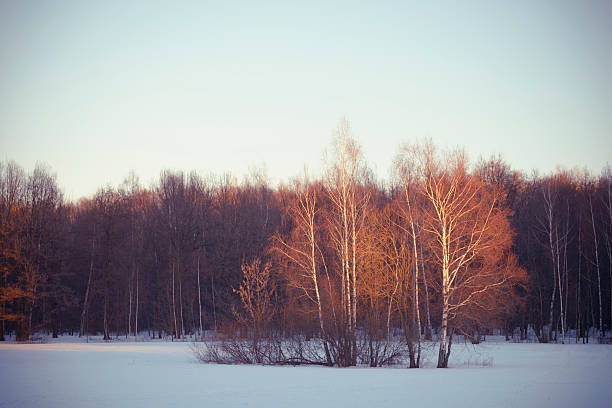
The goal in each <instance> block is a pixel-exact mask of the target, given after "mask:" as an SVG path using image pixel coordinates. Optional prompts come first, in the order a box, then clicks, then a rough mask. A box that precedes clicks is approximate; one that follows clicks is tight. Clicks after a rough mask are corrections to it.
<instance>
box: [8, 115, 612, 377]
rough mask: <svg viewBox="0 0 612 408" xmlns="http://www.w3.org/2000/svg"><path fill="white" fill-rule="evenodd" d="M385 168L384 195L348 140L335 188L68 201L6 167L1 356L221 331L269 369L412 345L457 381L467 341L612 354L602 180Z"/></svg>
mask: <svg viewBox="0 0 612 408" xmlns="http://www.w3.org/2000/svg"><path fill="white" fill-rule="evenodd" d="M392 167H393V171H392V174H393V175H392V177H391V178H390V179H389V180H386V181H381V180H377V179H376V178H375V177H374V176H373V174H372V172H371V171H370V170H369V169H368V167H367V163H366V161H365V158H364V156H363V152H362V151H361V148H360V146H359V144H358V143H357V142H356V141H355V140H354V139H353V138H352V136H351V134H350V129H349V126H348V123H346V122H343V123H341V124H340V125H339V127H338V129H337V132H336V137H335V138H334V140H333V143H332V145H331V147H330V148H329V149H328V151H327V155H326V171H325V173H324V174H323V175H322V176H320V177H318V178H310V177H309V176H308V175H307V174H304V175H302V176H300V177H297V178H295V179H293V180H291V181H290V182H288V183H285V184H281V185H279V186H278V187H276V188H273V187H271V186H270V184H269V182H268V181H267V178H266V176H265V173H263V172H261V171H253V172H252V173H251V174H250V175H249V176H248V177H246V178H245V179H244V180H243V181H242V182H240V183H239V182H238V181H237V180H236V179H235V178H234V177H232V176H231V175H229V174H226V175H222V176H207V177H203V176H201V175H199V174H197V173H194V172H192V173H189V174H187V173H184V172H180V171H170V170H165V171H162V173H161V174H160V177H159V179H158V180H157V181H156V182H155V184H154V185H152V186H150V187H148V188H145V187H143V186H142V185H141V184H140V183H139V181H138V178H137V177H136V176H135V175H134V174H130V175H129V176H128V177H127V178H126V180H125V181H124V182H123V184H121V185H120V186H119V187H117V188H111V187H104V188H101V189H99V190H98V192H97V193H96V194H95V195H94V196H93V197H88V198H83V199H81V200H79V201H77V202H70V201H67V200H65V199H64V198H63V195H62V192H61V191H60V189H59V188H58V186H57V180H56V178H55V176H54V175H53V174H52V173H51V171H50V170H49V169H48V168H46V167H44V166H41V165H37V166H36V168H35V169H34V171H33V172H31V173H26V172H25V171H24V170H23V169H22V168H21V167H20V166H19V165H17V164H16V163H14V162H3V163H1V164H0V267H1V271H2V282H1V288H2V294H1V297H0V302H1V311H0V321H1V323H2V329H1V331H0V340H4V338H5V336H6V335H9V334H14V335H15V336H16V339H17V340H19V341H24V340H28V339H29V338H31V336H32V335H34V334H35V333H37V332H49V333H52V334H53V336H57V335H58V334H60V333H66V332H69V333H78V334H79V335H81V336H83V335H86V334H88V333H100V334H102V335H103V336H104V339H106V340H109V339H111V337H112V336H120V335H121V336H137V335H138V334H139V333H140V334H141V335H142V334H143V333H146V334H147V335H148V336H150V337H158V338H162V337H168V336H171V337H172V338H174V339H181V338H184V337H186V336H191V335H196V336H198V338H203V337H204V336H205V332H206V330H213V331H215V332H218V333H226V334H228V335H230V334H231V335H232V336H235V337H240V338H249V339H250V340H249V341H250V343H249V344H252V345H253V350H256V353H255V359H256V360H257V359H258V358H259V357H261V356H262V355H264V354H265V353H264V352H263V351H261V350H260V349H258V348H257V347H258V345H259V344H262V343H260V340H261V339H269V338H272V337H275V338H290V337H295V336H298V337H299V336H301V337H300V338H306V339H310V338H314V339H317V340H318V342H317V344H318V346H317V350H316V352H315V353H314V354H312V356H315V357H312V358H310V360H311V361H312V362H320V363H322V364H327V365H339V366H350V365H355V364H357V363H359V362H364V363H367V364H370V365H372V366H377V365H382V364H385V363H388V362H389V361H391V360H392V359H393V358H394V357H396V355H397V349H396V348H395V346H394V344H395V343H394V342H393V341H392V339H397V338H398V337H399V338H401V344H402V345H403V346H406V347H407V348H408V355H409V359H410V365H411V366H412V367H418V366H419V364H420V358H421V349H422V342H423V341H424V340H432V339H433V340H437V341H438V346H439V355H438V366H440V367H445V366H447V364H448V359H449V355H450V352H451V346H452V342H453V336H455V335H458V334H460V335H462V336H465V337H467V338H468V339H471V340H472V341H473V342H478V341H480V340H481V338H482V336H483V335H485V334H486V333H488V332H489V331H490V330H492V329H502V330H504V332H505V333H506V335H507V336H508V337H510V336H514V335H516V336H519V337H521V338H523V339H524V338H526V337H527V336H528V333H529V332H530V331H531V332H532V333H534V334H535V336H537V339H538V340H539V341H541V342H549V341H561V342H566V341H568V336H567V333H568V332H570V331H571V333H573V336H572V339H574V340H575V341H579V340H582V341H589V338H590V337H591V338H592V337H593V336H594V333H595V336H596V337H598V338H599V339H603V338H604V337H605V334H606V331H607V330H610V327H611V325H612V321H611V319H612V297H611V291H610V282H611V281H612V206H611V203H612V193H611V182H612V171H611V169H610V168H609V167H608V168H606V169H604V171H602V173H601V174H600V175H593V174H590V173H589V172H587V171H577V170H572V171H567V170H558V171H556V172H554V173H552V174H549V175H545V176H540V175H538V174H536V173H534V174H530V175H527V174H524V173H521V172H519V171H515V170H513V169H512V168H511V167H510V166H509V165H508V164H507V163H505V162H504V160H503V159H502V158H501V157H499V156H496V157H492V158H490V159H481V160H479V161H477V162H470V161H469V159H468V157H467V155H466V154H465V152H464V151H463V150H461V149H450V150H443V149H438V148H437V147H436V146H434V145H433V144H432V143H431V142H430V141H422V142H417V143H413V144H406V145H404V146H402V147H401V148H400V149H399V151H398V152H397V153H396V156H395V160H394V161H393V165H392ZM300 347H302V346H300ZM258 350H259V351H258ZM301 350H302V352H301V354H300V358H301V359H303V360H305V361H306V360H309V357H308V356H307V355H306V354H305V353H304V352H303V349H301ZM260 351H261V353H262V354H261V355H260V354H258V353H260ZM257 356H259V357H257ZM294 357H295V356H294ZM294 357H292V358H294ZM315 360H316V361H315Z"/></svg>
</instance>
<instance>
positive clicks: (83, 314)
mask: <svg viewBox="0 0 612 408" xmlns="http://www.w3.org/2000/svg"><path fill="white" fill-rule="evenodd" d="M95 231H96V229H95V225H94V234H95ZM95 248H96V240H95V238H92V239H91V257H90V258H89V277H88V278H87V289H85V299H84V301H83V309H82V311H81V327H80V328H79V337H82V336H83V334H84V331H85V318H86V317H87V307H88V305H89V290H90V288H91V278H92V276H93V266H94V258H93V257H94V251H95Z"/></svg>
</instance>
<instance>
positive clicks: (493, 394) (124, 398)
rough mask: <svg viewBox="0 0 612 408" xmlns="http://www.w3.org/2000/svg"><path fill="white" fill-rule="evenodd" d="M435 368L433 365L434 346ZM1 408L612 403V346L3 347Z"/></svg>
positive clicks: (162, 344)
mask: <svg viewBox="0 0 612 408" xmlns="http://www.w3.org/2000/svg"><path fill="white" fill-rule="evenodd" d="M429 353H430V355H429V357H428V359H427V361H426V365H428V366H429V367H431V366H432V362H433V361H434V359H433V353H434V350H433V349H431V350H429ZM0 373H2V374H0V376H1V379H0V406H1V407H50V408H52V407H58V408H59V407H61V408H67V407H113V408H116V407H130V408H138V407H143V408H155V407H200V408H201V407H226V406H228V407H238V406H253V407H309V408H314V407H327V406H334V407H343V406H350V407H407V406H414V407H445V406H446V407H453V408H456V407H469V408H476V407H555V408H560V407H572V408H576V407H589V408H594V407H610V406H612V346H610V345H596V344H592V345H581V344H579V345H575V344H568V345H559V344H516V343H504V342H487V343H483V344H481V345H478V346H472V345H471V344H470V345H463V344H458V345H456V346H454V347H453V355H452V356H451V368H449V369H435V368H424V369H418V370H409V369H404V368H400V367H397V368H375V369H371V368H349V369H338V368H325V367H262V366H223V365H214V364H200V363H198V362H196V360H195V358H194V357H193V355H192V354H191V352H190V349H189V344H188V343H166V342H145V343H129V342H112V343H108V344H107V343H75V342H70V341H69V340H68V341H64V342H61V341H60V342H56V343H48V344H10V343H9V344H1V345H0Z"/></svg>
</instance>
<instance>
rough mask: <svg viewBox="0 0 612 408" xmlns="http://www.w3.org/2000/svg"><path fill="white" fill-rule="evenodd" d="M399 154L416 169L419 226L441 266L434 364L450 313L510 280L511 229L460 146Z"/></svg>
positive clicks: (445, 341) (444, 344) (446, 345)
mask: <svg viewBox="0 0 612 408" xmlns="http://www.w3.org/2000/svg"><path fill="white" fill-rule="evenodd" d="M401 155H402V156H401V157H400V160H402V161H404V164H405V166H406V167H411V168H414V169H415V173H416V175H417V177H416V185H417V188H418V191H419V193H420V195H421V196H422V197H423V199H424V201H425V202H426V205H424V206H423V230H424V231H425V232H426V233H427V234H430V235H431V236H432V238H433V239H431V240H429V242H430V246H431V251H432V253H433V254H434V258H433V262H435V264H436V265H437V266H438V268H439V270H440V292H441V299H442V308H441V310H442V316H441V326H442V327H441V335H440V347H439V353H438V367H441V368H442V367H447V366H448V359H449V356H450V352H451V345H452V339H453V334H454V327H453V326H452V322H453V319H454V318H456V317H457V316H459V315H460V314H461V313H462V312H465V310H467V309H469V307H470V306H474V305H478V302H479V298H480V297H481V296H484V295H487V294H488V293H490V292H492V291H494V290H495V289H496V288H499V287H502V286H504V285H506V284H508V283H509V281H510V280H511V279H512V278H513V273H514V272H515V271H514V270H509V268H505V267H504V266H505V265H503V261H501V260H500V259H499V258H500V254H504V253H506V252H507V251H508V249H509V248H510V245H511V237H512V233H511V230H510V226H509V223H508V219H507V217H508V211H507V209H506V208H505V207H504V202H503V201H504V197H503V192H501V191H499V190H498V189H494V188H488V186H486V185H485V183H483V182H482V180H481V179H480V178H479V177H478V176H476V175H475V174H472V173H470V172H469V168H468V162H467V159H466V158H465V155H464V153H463V152H462V151H459V150H455V151H449V152H446V154H445V155H440V154H439V153H438V152H437V151H436V149H435V148H434V146H433V145H432V144H431V142H426V143H423V144H420V145H416V146H413V147H410V146H406V147H404V148H403V149H402V152H401Z"/></svg>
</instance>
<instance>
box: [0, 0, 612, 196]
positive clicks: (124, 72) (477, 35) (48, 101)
mask: <svg viewBox="0 0 612 408" xmlns="http://www.w3.org/2000/svg"><path fill="white" fill-rule="evenodd" d="M611 21H612V1H589V0H585V1H567V2H566V1H539V0H536V1H533V0H532V1H513V2H499V1H490V2H480V1H468V2H455V1H448V2H445V1H436V2H416V1H415V2H411V1H398V2H385V1H376V2H374V1H373V2H363V3H362V2H354V1H353V2H342V1H334V2H316V1H300V2H290V1H283V2H267V1H258V2H253V1H247V2H223V1H210V2H208V1H204V0H202V1H193V2H182V1H173V2H156V1H142V2H139V1H129V2H125V1H118V2H114V1H104V2H84V1H66V0H58V1H31V2H19V1H12V0H0V160H14V161H16V162H17V163H18V164H20V165H21V166H23V167H24V168H25V169H26V170H31V169H33V168H34V166H35V164H36V163H37V162H40V163H46V164H47V165H48V166H49V167H50V168H51V169H52V171H53V172H54V173H56V174H57V179H58V184H59V185H60V187H62V188H63V190H64V192H65V194H66V197H67V198H68V199H78V198H80V197H82V196H90V195H92V194H94V193H95V192H96V190H97V189H98V188H99V187H101V186H104V185H107V184H109V185H111V186H116V185H118V184H120V183H121V182H122V181H123V179H124V178H125V177H126V176H127V175H128V174H129V172H130V171H132V170H133V171H134V172H135V173H136V174H137V175H138V176H139V177H140V180H141V182H142V183H143V184H144V185H148V184H149V183H151V182H153V181H154V180H155V179H156V178H157V177H158V176H159V173H160V171H161V170H162V169H173V170H185V171H191V170H196V171H198V172H200V173H201V174H203V175H206V174H210V173H216V174H220V173H224V172H231V173H232V174H234V175H235V176H236V177H238V178H239V179H240V178H242V177H243V176H244V175H246V174H248V172H249V171H250V169H253V168H265V170H266V172H267V174H268V176H269V178H270V181H271V183H272V184H275V183H278V182H281V181H288V180H289V179H290V178H292V177H294V176H297V175H299V174H300V173H302V172H303V169H304V166H305V165H306V166H308V168H309V170H310V172H311V173H315V174H316V173H317V172H320V171H321V170H322V169H323V168H324V162H323V152H324V151H325V149H326V148H328V147H329V146H330V143H331V140H332V136H333V134H334V129H336V128H337V126H338V124H339V123H340V121H341V120H342V118H343V117H346V118H348V120H349V121H350V124H351V128H352V134H353V136H354V137H355V138H356V139H357V140H358V141H359V143H360V144H361V145H362V148H363V152H364V155H365V158H366V160H367V161H368V163H369V165H370V166H371V167H372V168H373V169H374V171H375V172H376V174H378V176H379V177H383V178H384V177H387V176H388V174H389V169H390V167H391V163H392V161H393V158H394V156H395V155H396V153H397V151H398V147H399V146H400V144H402V143H406V142H414V141H415V140H419V139H423V138H431V139H432V140H433V141H434V143H435V144H437V145H439V146H440V147H455V146H461V147H464V148H465V150H466V151H467V152H468V154H469V155H470V157H471V158H473V159H477V158H478V157H479V156H483V157H488V156H490V155H492V154H496V153H501V154H502V156H503V157H504V159H505V160H506V161H507V162H508V163H509V164H510V165H511V166H512V167H513V168H515V169H517V170H522V171H525V172H527V173H531V171H532V170H533V169H536V170H537V171H539V172H540V173H547V172H550V171H553V170H554V169H555V168H556V167H557V166H562V167H566V168H571V167H575V166H578V167H586V168H587V169H590V170H591V171H593V172H595V173H598V172H599V171H600V170H601V169H602V168H603V167H604V166H605V165H606V163H608V162H612V80H611V78H610V74H611V73H612V41H611V40H610V39H612V24H611V23H610V22H611Z"/></svg>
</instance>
